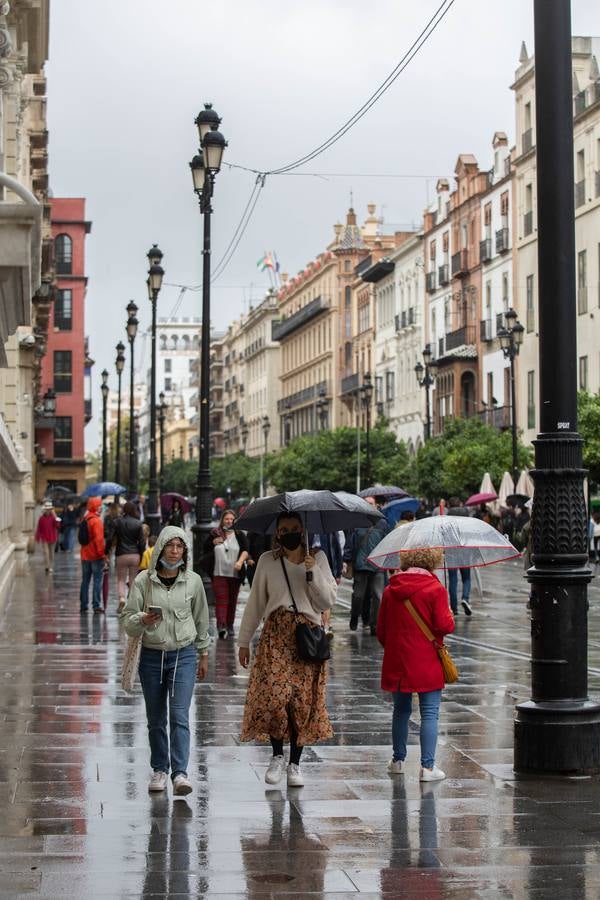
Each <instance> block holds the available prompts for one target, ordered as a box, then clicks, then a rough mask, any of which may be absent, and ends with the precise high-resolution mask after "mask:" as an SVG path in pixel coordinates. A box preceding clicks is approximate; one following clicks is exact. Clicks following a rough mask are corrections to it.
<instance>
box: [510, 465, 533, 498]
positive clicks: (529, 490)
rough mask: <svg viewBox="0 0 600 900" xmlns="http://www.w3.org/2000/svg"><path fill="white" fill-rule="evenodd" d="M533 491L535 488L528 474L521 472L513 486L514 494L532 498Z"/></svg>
mask: <svg viewBox="0 0 600 900" xmlns="http://www.w3.org/2000/svg"><path fill="white" fill-rule="evenodd" d="M534 491H535V487H534V484H533V479H532V477H531V475H530V474H529V472H527V471H525V469H523V471H522V472H521V474H520V475H519V480H518V481H517V483H516V485H515V494H525V495H526V496H527V497H533V494H534Z"/></svg>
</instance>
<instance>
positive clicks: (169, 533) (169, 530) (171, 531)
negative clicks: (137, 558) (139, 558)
mask: <svg viewBox="0 0 600 900" xmlns="http://www.w3.org/2000/svg"><path fill="white" fill-rule="evenodd" d="M173 538H179V540H181V541H183V543H184V544H185V546H186V548H187V568H188V569H189V568H190V566H191V562H192V552H191V550H190V545H189V543H188V539H187V537H186V534H185V531H184V530H183V528H177V526H176V525H166V526H165V527H164V528H163V530H162V531H161V533H160V534H159V535H158V538H157V540H156V544H155V545H154V548H153V550H152V556H151V557H150V565H149V566H148V574H149V575H153V574H155V573H156V564H157V563H158V558H159V556H160V554H161V553H162V552H163V550H164V549H165V544H168V543H169V541H172V540H173ZM181 568H182V570H183V571H185V569H184V567H183V566H182V567H181Z"/></svg>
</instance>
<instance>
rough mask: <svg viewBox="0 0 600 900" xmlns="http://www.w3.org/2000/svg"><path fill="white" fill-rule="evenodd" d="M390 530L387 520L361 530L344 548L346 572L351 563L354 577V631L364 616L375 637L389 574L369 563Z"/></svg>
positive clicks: (351, 612) (353, 534)
mask: <svg viewBox="0 0 600 900" xmlns="http://www.w3.org/2000/svg"><path fill="white" fill-rule="evenodd" d="M365 499H366V500H367V502H371V503H372V505H373V506H375V505H376V504H375V501H374V500H373V498H372V497H366V498H365ZM389 530H390V526H389V524H388V522H387V520H386V519H385V517H383V518H381V519H378V520H377V522H375V524H373V525H371V526H370V527H369V528H357V529H356V530H355V531H354V532H353V533H352V535H351V537H350V539H349V540H348V541H347V542H346V545H345V547H344V555H343V558H344V563H345V567H344V571H345V574H346V573H348V574H349V572H348V569H349V564H351V566H352V577H353V585H352V603H351V609H350V631H356V629H357V627H358V619H359V616H360V618H361V619H362V623H363V628H369V629H370V631H371V634H372V635H374V634H375V633H376V628H377V614H378V613H379V604H380V602H381V596H382V594H383V588H384V586H385V575H384V573H383V572H382V571H381V570H380V569H378V568H377V566H375V565H373V564H372V563H370V562H368V561H367V557H368V556H369V555H370V553H371V550H373V549H374V548H375V547H376V546H377V544H378V543H379V542H380V541H381V540H383V538H384V537H385V535H386V534H387V533H388V531H389Z"/></svg>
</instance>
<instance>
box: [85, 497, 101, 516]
mask: <svg viewBox="0 0 600 900" xmlns="http://www.w3.org/2000/svg"><path fill="white" fill-rule="evenodd" d="M101 506H102V500H101V498H100V497H90V499H89V500H88V502H87V511H88V512H92V513H94V512H95V513H97V512H98V510H99V509H100V507H101Z"/></svg>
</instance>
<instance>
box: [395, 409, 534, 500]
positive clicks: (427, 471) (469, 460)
mask: <svg viewBox="0 0 600 900" xmlns="http://www.w3.org/2000/svg"><path fill="white" fill-rule="evenodd" d="M530 460H531V450H530V449H528V448H526V447H525V446H523V444H521V443H520V442H519V445H518V464H519V468H526V467H528V466H529V464H530ZM511 469H512V436H511V432H510V430H507V431H498V430H496V429H495V428H492V427H491V426H489V425H485V424H484V423H483V422H480V421H479V419H475V418H473V419H459V418H457V419H452V420H451V421H450V422H448V423H447V424H446V425H445V427H444V432H443V434H441V435H438V436H437V437H434V438H431V440H429V441H427V443H426V444H425V445H424V446H423V447H421V448H420V450H419V452H418V453H417V456H416V458H415V459H414V460H413V461H412V464H411V472H410V477H409V479H408V483H409V484H410V485H411V486H412V488H413V490H414V491H416V492H417V493H418V495H419V496H423V497H427V498H429V499H430V500H433V499H437V498H439V497H446V498H447V497H449V496H452V495H453V494H454V495H456V496H458V497H460V498H461V499H463V500H465V499H466V498H467V497H468V496H470V495H471V494H474V493H476V492H477V491H478V490H479V485H480V484H481V479H482V478H483V476H484V474H485V473H486V472H489V473H490V475H491V476H492V481H493V482H494V483H495V484H496V486H498V485H499V482H500V480H501V479H502V474H503V473H504V472H505V471H511Z"/></svg>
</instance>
